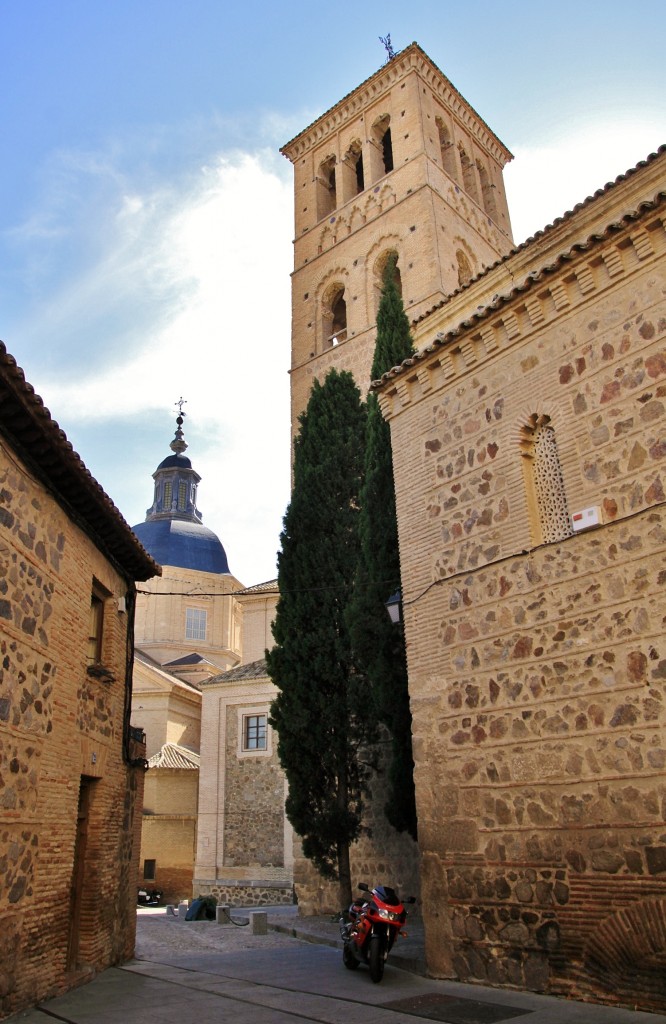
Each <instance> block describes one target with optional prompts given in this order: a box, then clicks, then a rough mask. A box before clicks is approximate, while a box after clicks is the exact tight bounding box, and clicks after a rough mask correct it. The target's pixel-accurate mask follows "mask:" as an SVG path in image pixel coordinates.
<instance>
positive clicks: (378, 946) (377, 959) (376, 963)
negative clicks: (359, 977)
mask: <svg viewBox="0 0 666 1024" xmlns="http://www.w3.org/2000/svg"><path fill="white" fill-rule="evenodd" d="M368 963H369V965H370V977H371V978H372V980H373V981H374V982H378V981H381V980H382V978H383V977H384V953H383V950H382V940H381V938H380V937H379V935H373V937H372V938H371V939H370V955H369V957H368Z"/></svg>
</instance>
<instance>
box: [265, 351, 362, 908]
mask: <svg viewBox="0 0 666 1024" xmlns="http://www.w3.org/2000/svg"><path fill="white" fill-rule="evenodd" d="M364 437H365V406H364V405H363V404H362V402H361V396H360V393H359V391H358V388H357V387H356V385H355V384H354V381H353V378H352V376H351V374H349V373H338V372H337V371H335V370H332V371H330V372H329V374H328V375H327V377H326V379H325V381H324V383H323V384H319V383H318V382H315V384H314V386H313V388H312V393H311V395H310V400H309V402H308V406H307V409H306V411H305V413H304V414H303V415H302V416H301V419H300V432H299V434H298V437H297V438H296V441H295V448H294V486H293V491H292V496H291V501H290V504H289V507H288V509H287V512H286V514H285V517H284V523H283V531H282V534H281V537H280V540H281V551H280V553H279V555H278V583H279V589H280V599H279V601H278V606H277V613H276V618H275V622H274V624H273V635H274V638H275V647H274V648H273V650H272V651H268V652H267V655H266V658H267V663H268V673H269V675H270V677H271V679H272V680H273V682H274V683H275V685H276V687H277V688H278V690H279V693H278V695H277V697H276V698H275V700H274V701H273V704H272V705H271V715H270V722H271V725H273V726H274V728H275V729H276V730H277V735H278V755H279V758H280V763H281V764H282V766H283V768H284V770H285V773H286V776H287V783H288V790H289V792H288V797H287V801H286V811H287V817H288V818H289V821H290V822H291V824H292V825H293V827H294V829H295V830H296V832H297V833H298V835H299V836H300V837H301V839H302V841H303V852H304V853H305V856H306V857H308V858H309V859H310V860H312V862H313V863H314V864H315V866H316V867H317V868H318V870H319V871H320V872H321V873H322V874H323V875H324V876H325V877H329V878H338V880H339V882H340V897H341V901H342V903H341V905H344V904H345V903H348V902H349V901H350V900H351V878H350V870H349V846H350V844H351V843H352V842H353V841H354V839H356V838H357V837H358V835H359V833H360V830H361V817H362V812H363V785H364V779H365V769H364V767H363V764H362V762H361V760H360V758H359V748H360V747H361V746H362V743H363V740H364V734H365V728H366V716H365V715H364V714H363V708H362V707H361V706H360V705H359V692H358V688H357V684H356V679H355V676H354V672H353V666H352V658H351V641H350V637H349V630H348V627H347V622H346V617H345V610H346V607H347V605H348V603H349V600H350V596H351V593H352V588H353V583H354V575H355V571H356V566H357V563H358V557H359V534H358V524H359V490H360V485H361V470H362V465H363V445H364Z"/></svg>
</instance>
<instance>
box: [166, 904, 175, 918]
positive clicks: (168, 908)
mask: <svg viewBox="0 0 666 1024" xmlns="http://www.w3.org/2000/svg"><path fill="white" fill-rule="evenodd" d="M165 909H166V915H167V917H175V916H176V909H175V907H174V905H173V903H167V905H166V908H165Z"/></svg>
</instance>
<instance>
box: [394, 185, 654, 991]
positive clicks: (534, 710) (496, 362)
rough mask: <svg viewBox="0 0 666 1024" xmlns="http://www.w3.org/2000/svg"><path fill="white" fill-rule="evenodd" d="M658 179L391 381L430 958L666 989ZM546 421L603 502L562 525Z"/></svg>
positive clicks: (536, 978) (580, 486)
mask: <svg viewBox="0 0 666 1024" xmlns="http://www.w3.org/2000/svg"><path fill="white" fill-rule="evenodd" d="M654 173H655V172H654V168H652V169H648V170H646V172H645V174H646V176H647V175H648V174H651V175H654ZM662 183H663V172H662ZM630 184H631V188H632V189H633V190H634V191H635V190H636V188H637V187H638V184H637V182H636V179H634V180H632V181H631V183H630ZM653 197H654V192H653V191H651V192H650V193H649V195H647V197H646V199H647V200H648V201H646V203H645V205H644V206H643V207H642V210H641V215H640V216H638V215H632V217H630V218H627V220H626V221H625V222H624V227H623V228H622V229H621V227H620V224H619V222H620V219H621V214H623V213H624V212H625V207H624V206H623V205H622V204H623V192H622V189H621V188H620V189H619V190H618V192H617V193H616V203H617V211H616V220H615V224H614V227H613V229H612V230H609V231H607V232H605V233H603V235H602V234H601V233H600V234H599V235H598V236H597V238H596V239H595V241H594V242H592V241H590V242H589V243H588V244H587V245H585V246H581V247H579V248H578V249H577V250H572V251H571V252H569V253H568V254H567V257H566V259H561V260H559V261H556V262H555V263H554V264H551V265H550V266H549V268H548V272H547V273H546V272H541V273H537V272H536V270H535V272H534V273H533V274H532V277H531V279H530V280H527V281H525V283H524V284H521V283H520V281H517V282H516V283H517V284H518V285H519V287H517V288H516V290H515V291H514V292H513V294H512V295H511V296H510V297H509V298H507V299H505V300H502V301H499V302H497V303H496V304H495V306H494V308H493V309H490V310H486V311H485V312H484V313H483V315H482V316H480V317H478V318H477V319H473V318H470V319H469V320H467V321H465V323H464V324H463V325H462V326H458V325H453V324H450V325H449V327H448V330H451V328H452V327H455V328H456V329H455V330H454V331H453V332H452V333H451V334H450V335H448V336H446V337H445V339H444V340H443V342H442V344H441V345H439V344H435V345H434V346H433V348H432V349H431V350H430V352H429V353H428V354H426V353H424V355H423V356H422V357H421V358H420V359H417V360H416V361H415V363H414V364H413V366H412V367H411V368H406V369H405V370H403V371H402V373H400V374H396V375H394V378H393V379H392V380H389V381H387V383H386V385H385V387H384V389H383V393H382V395H381V401H382V403H383V408H384V410H385V413H386V415H387V416H388V417H389V419H390V420H391V431H392V445H393V451H394V468H395V475H396V488H397V495H398V518H399V531H400V549H401V563H402V581H403V600H404V614H405V625H406V635H407V643H408V655H409V678H410V694H411V700H412V712H413V722H414V724H413V729H414V755H415V761H416V765H417V768H416V785H417V804H418V816H419V843H420V849H421V871H422V886H423V890H424V892H427V893H428V899H427V901H426V903H425V904H424V919H425V926H426V941H427V957H428V966H429V969H430V970H431V971H432V973H434V974H436V975H439V976H449V977H452V976H455V977H459V978H461V979H463V980H479V981H483V982H490V983H492V984H505V985H515V986H519V987H526V988H532V989H538V990H543V991H550V992H557V993H564V994H574V995H578V996H581V995H582V996H583V997H585V998H598V999H602V1000H607V1001H613V1000H617V1001H620V1002H631V1003H632V1004H638V1005H641V1006H643V1007H644V1008H657V1007H660V1008H662V1009H663V1007H664V1005H666V988H665V987H664V980H663V979H664V975H663V957H664V955H665V953H666V945H665V943H664V938H663V936H664V934H666V932H665V927H664V925H665V922H666V831H665V830H664V818H665V813H664V809H665V806H666V783H665V781H664V780H665V775H664V767H665V766H666V736H665V726H666V713H665V710H664V685H665V680H666V649H664V644H663V634H664V629H663V627H664V617H665V615H666V599H665V598H664V594H665V593H666V590H665V589H664V581H665V580H666V533H665V531H664V467H665V465H666V461H665V460H666V443H665V442H664V427H665V424H666V351H665V348H664V345H665V338H666V303H665V302H664V295H665V294H666V269H665V261H664V253H665V252H666V234H665V232H664V220H663V211H662V208H661V206H660V205H659V203H656V204H655V203H654V202H652V200H653ZM634 208H635V207H632V209H634ZM592 212H593V211H591V213H590V216H591V215H592ZM586 216H587V212H586V210H585V209H582V210H581V211H580V212H579V214H578V215H577V218H574V219H573V221H572V225H571V229H572V233H573V232H574V231H578V232H579V233H580V232H581V231H582V227H581V225H580V224H579V223H578V221H579V220H581V219H583V221H584V218H585V217H586ZM545 244H546V243H545V242H544V245H545ZM533 249H534V253H533V259H534V267H535V268H538V266H539V264H538V257H539V244H538V243H537V244H535V245H534V246H533ZM520 259H521V260H522V261H523V264H524V263H525V259H526V257H525V254H524V253H522V254H521V256H520ZM510 269H511V266H510V262H509V263H508V264H507V265H506V270H507V272H508V271H510ZM482 287H483V283H481V284H480V288H481V289H482ZM467 302H468V304H469V305H470V308H472V307H473V305H474V286H473V285H472V286H471V287H470V290H469V295H468V297H467ZM421 331H422V335H423V334H424V333H425V331H426V327H425V326H424V325H422V328H421ZM536 423H542V424H547V426H548V429H549V430H551V429H552V430H553V431H554V437H555V438H556V441H557V458H558V459H559V469H560V471H561V483H560V484H559V485H556V484H554V483H553V482H552V481H551V483H552V486H553V489H554V491H556V492H557V494H556V498H557V501H556V502H555V504H561V503H562V502H564V504H565V506H566V509H567V513H568V516H567V520H566V521H567V522H568V523H569V524H571V518H570V517H571V515H572V514H574V513H576V512H577V511H581V510H585V509H593V510H595V512H594V514H595V516H597V517H598V521H599V523H600V525H599V526H598V528H596V529H594V530H590V531H589V532H581V533H579V534H575V533H573V530H572V529H571V528H569V529H568V530H566V531H564V535H563V536H561V537H560V538H559V539H558V540H556V541H548V540H547V539H544V537H546V538H547V536H548V530H549V529H550V528H551V526H552V523H551V519H552V515H553V512H552V508H551V507H550V504H549V501H548V500H545V499H544V496H543V494H541V496H540V495H539V492H538V489H536V488H535V487H534V481H533V479H532V473H533V471H532V468H531V467H532V459H533V457H534V453H533V450H532V449H531V437H532V434H531V430H532V428H533V427H534V425H535V424H536ZM554 450H555V449H553V451H554ZM554 479H555V478H553V480H554ZM546 498H548V496H546Z"/></svg>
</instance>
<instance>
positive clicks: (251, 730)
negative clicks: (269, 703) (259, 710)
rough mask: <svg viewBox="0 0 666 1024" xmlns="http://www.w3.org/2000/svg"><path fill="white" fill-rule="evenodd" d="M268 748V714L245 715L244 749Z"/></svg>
mask: <svg viewBox="0 0 666 1024" xmlns="http://www.w3.org/2000/svg"><path fill="white" fill-rule="evenodd" d="M265 749H266V715H245V717H244V718H243V750H265Z"/></svg>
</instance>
